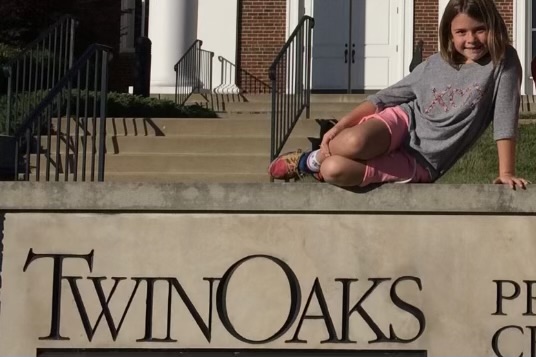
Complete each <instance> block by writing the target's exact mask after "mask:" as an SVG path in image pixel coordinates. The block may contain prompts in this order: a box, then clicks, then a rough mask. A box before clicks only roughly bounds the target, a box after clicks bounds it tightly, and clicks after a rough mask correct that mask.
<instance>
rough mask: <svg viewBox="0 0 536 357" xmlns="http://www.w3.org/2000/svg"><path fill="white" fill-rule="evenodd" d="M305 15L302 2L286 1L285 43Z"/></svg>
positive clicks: (302, 0) (301, 0) (299, 0)
mask: <svg viewBox="0 0 536 357" xmlns="http://www.w3.org/2000/svg"><path fill="white" fill-rule="evenodd" d="M304 14H305V5H304V0H287V20H286V32H285V41H286V40H287V39H288V38H289V37H290V34H291V33H292V31H294V29H295V28H296V26H298V22H300V19H301V18H302V16H303V15H304Z"/></svg>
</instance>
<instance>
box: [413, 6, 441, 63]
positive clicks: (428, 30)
mask: <svg viewBox="0 0 536 357" xmlns="http://www.w3.org/2000/svg"><path fill="white" fill-rule="evenodd" d="M414 6H415V8H414V17H415V20H414V29H413V40H414V43H413V45H414V46H415V44H416V43H417V41H419V40H422V41H423V42H424V47H423V49H424V51H423V59H426V58H427V57H429V56H430V55H432V54H434V53H436V52H437V51H438V49H439V48H438V31H437V30H438V26H439V20H438V18H437V16H438V12H439V5H438V0H435V1H430V0H415V3H414Z"/></svg>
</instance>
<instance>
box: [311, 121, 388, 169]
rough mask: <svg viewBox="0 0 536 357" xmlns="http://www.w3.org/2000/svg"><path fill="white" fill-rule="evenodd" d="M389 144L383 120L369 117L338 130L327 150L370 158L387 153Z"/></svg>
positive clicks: (335, 153)
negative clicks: (354, 124) (340, 130)
mask: <svg viewBox="0 0 536 357" xmlns="http://www.w3.org/2000/svg"><path fill="white" fill-rule="evenodd" d="M390 145H391V132H390V131H389V128H388V127H387V125H386V124H385V122H384V121H382V120H381V119H377V118H371V119H369V120H367V121H365V122H362V123H360V124H358V125H356V126H353V127H351V128H348V129H345V130H343V131H342V132H340V133H339V134H338V135H337V136H336V137H335V138H333V140H332V141H330V143H329V150H330V153H331V155H338V156H343V157H345V158H348V159H353V160H370V159H372V158H375V157H378V156H380V155H383V154H385V153H387V152H388V151H389V147H390ZM320 160H322V158H320Z"/></svg>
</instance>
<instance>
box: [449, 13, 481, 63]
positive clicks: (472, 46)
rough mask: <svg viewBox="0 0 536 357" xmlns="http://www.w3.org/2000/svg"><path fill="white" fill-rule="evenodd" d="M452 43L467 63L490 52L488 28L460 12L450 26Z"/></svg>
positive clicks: (475, 60)
mask: <svg viewBox="0 0 536 357" xmlns="http://www.w3.org/2000/svg"><path fill="white" fill-rule="evenodd" d="M450 31H451V35H452V44H453V45H454V48H455V50H456V52H458V53H459V54H461V55H462V56H463V57H464V58H465V63H474V62H477V61H478V60H480V59H481V58H482V57H484V56H485V55H487V54H488V28H487V27H486V25H485V24H484V23H482V22H480V21H478V20H475V19H473V18H472V17H470V16H469V15H467V14H464V13H459V14H458V15H456V16H455V17H454V19H452V23H451V26H450Z"/></svg>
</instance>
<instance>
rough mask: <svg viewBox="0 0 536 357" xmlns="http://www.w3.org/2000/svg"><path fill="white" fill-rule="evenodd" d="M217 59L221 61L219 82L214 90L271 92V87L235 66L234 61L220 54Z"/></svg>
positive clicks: (225, 91) (255, 92) (223, 91)
mask: <svg viewBox="0 0 536 357" xmlns="http://www.w3.org/2000/svg"><path fill="white" fill-rule="evenodd" d="M218 60H219V61H220V62H221V84H220V85H219V86H217V87H216V88H214V92H216V93H222V94H226V93H232V94H235V93H236V94H238V93H240V94H247V93H249V94H262V93H271V92H272V88H271V87H270V85H269V84H268V83H266V82H264V81H262V80H261V79H259V78H258V77H255V76H254V75H252V74H251V73H249V72H248V71H246V70H245V69H242V68H237V67H236V65H235V64H234V63H232V62H230V61H229V60H227V59H226V58H224V57H222V56H219V57H218Z"/></svg>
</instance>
